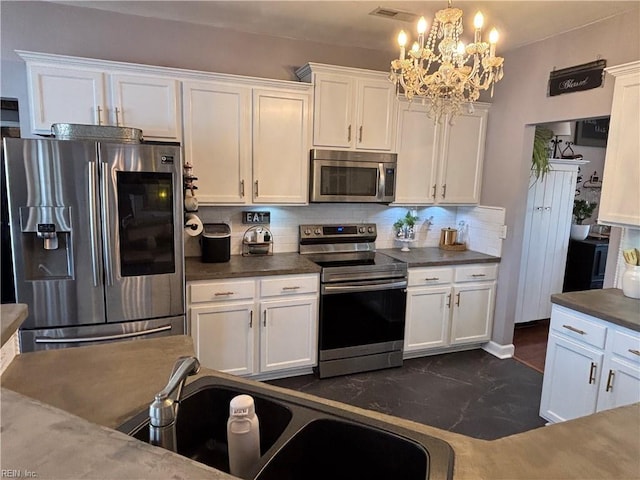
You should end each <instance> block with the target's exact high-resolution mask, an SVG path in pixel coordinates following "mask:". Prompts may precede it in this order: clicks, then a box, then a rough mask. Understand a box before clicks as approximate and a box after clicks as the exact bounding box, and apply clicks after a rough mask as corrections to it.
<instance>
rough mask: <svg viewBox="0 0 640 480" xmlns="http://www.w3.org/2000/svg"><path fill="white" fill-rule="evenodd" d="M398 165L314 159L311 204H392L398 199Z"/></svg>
mask: <svg viewBox="0 0 640 480" xmlns="http://www.w3.org/2000/svg"><path fill="white" fill-rule="evenodd" d="M395 171H396V165H395V164H392V163H378V162H362V161H358V162H352V161H347V160H337V161H336V160H313V161H312V164H311V185H310V192H309V194H310V200H311V202H365V203H390V202H393V201H394V200H395Z"/></svg>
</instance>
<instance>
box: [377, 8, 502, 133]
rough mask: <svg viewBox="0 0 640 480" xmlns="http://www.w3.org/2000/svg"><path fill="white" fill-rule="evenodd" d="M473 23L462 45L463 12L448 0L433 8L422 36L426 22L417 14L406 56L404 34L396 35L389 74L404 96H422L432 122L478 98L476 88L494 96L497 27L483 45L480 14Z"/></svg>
mask: <svg viewBox="0 0 640 480" xmlns="http://www.w3.org/2000/svg"><path fill="white" fill-rule="evenodd" d="M473 23H474V27H475V35H474V41H473V43H470V44H469V45H466V46H465V45H464V43H462V42H461V41H460V35H461V34H462V10H460V9H459V8H452V7H451V0H448V7H447V8H445V9H443V10H439V11H438V12H436V15H435V19H434V20H433V25H432V26H431V30H430V31H429V36H428V37H427V38H426V40H425V33H426V31H427V22H426V20H425V19H424V17H422V18H420V21H419V22H418V41H417V42H415V43H414V44H413V47H412V48H411V50H410V51H409V52H408V54H407V55H405V45H406V43H407V34H406V33H405V32H404V31H401V32H400V34H399V35H398V44H399V45H400V57H399V58H398V59H396V60H393V61H392V62H391V74H390V77H389V78H390V79H391V81H392V82H394V83H395V84H396V87H397V88H399V87H401V88H402V91H404V95H405V96H406V97H407V99H409V100H413V98H414V97H419V98H422V99H423V102H424V103H425V104H426V105H428V108H429V111H428V113H429V116H430V117H432V118H433V119H434V120H435V121H436V122H439V121H440V120H441V119H442V118H443V117H445V116H447V117H448V118H449V121H450V122H451V123H452V120H453V118H454V117H455V116H456V115H458V114H459V113H460V112H461V109H462V105H463V104H464V103H467V104H468V105H471V104H470V102H475V101H476V100H478V98H479V97H480V90H487V89H489V87H491V95H492V96H493V86H494V84H495V83H496V82H498V81H499V80H500V79H501V78H502V75H503V71H502V64H503V62H504V59H503V58H502V57H496V43H497V42H498V31H497V30H496V29H495V28H494V29H493V30H491V33H490V34H489V43H486V42H483V41H482V38H481V37H482V24H483V23H484V18H483V16H482V13H480V12H478V13H477V14H476V16H475V18H474V22H473ZM468 63H470V64H469V65H468Z"/></svg>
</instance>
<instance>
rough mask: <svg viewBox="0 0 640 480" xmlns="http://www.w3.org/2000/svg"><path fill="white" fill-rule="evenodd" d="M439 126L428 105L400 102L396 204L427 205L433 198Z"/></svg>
mask: <svg viewBox="0 0 640 480" xmlns="http://www.w3.org/2000/svg"><path fill="white" fill-rule="evenodd" d="M439 131H440V128H439V126H438V125H437V124H434V122H433V120H432V119H431V118H429V117H427V108H426V107H425V106H423V105H420V104H418V103H408V102H401V103H400V105H399V112H398V134H397V144H396V147H397V152H398V171H397V174H396V200H395V202H394V203H397V204H410V205H427V204H431V203H433V201H434V196H435V190H436V165H437V162H438V142H437V138H438V134H439Z"/></svg>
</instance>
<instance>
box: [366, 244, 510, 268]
mask: <svg viewBox="0 0 640 480" xmlns="http://www.w3.org/2000/svg"><path fill="white" fill-rule="evenodd" d="M378 252H379V253H384V254H385V255H389V256H390V257H393V258H395V259H397V260H401V261H403V262H406V263H407V265H408V267H409V268H411V267H437V266H441V265H464V264H470V263H498V262H500V257H494V256H492V255H486V254H484V253H479V252H474V251H472V250H463V251H461V252H460V251H453V250H442V249H441V248H438V247H423V248H412V249H411V250H410V251H408V252H402V251H400V249H399V248H382V249H379V250H378Z"/></svg>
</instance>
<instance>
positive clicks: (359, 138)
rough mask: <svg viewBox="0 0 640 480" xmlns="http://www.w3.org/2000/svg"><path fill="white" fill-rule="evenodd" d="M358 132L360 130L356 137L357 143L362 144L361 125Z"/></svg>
mask: <svg viewBox="0 0 640 480" xmlns="http://www.w3.org/2000/svg"><path fill="white" fill-rule="evenodd" d="M359 130H360V133H359V134H358V135H359V136H358V142H360V143H362V125H360V128H359Z"/></svg>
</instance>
